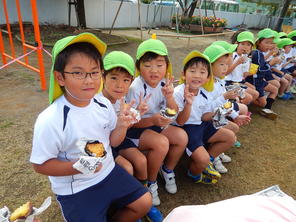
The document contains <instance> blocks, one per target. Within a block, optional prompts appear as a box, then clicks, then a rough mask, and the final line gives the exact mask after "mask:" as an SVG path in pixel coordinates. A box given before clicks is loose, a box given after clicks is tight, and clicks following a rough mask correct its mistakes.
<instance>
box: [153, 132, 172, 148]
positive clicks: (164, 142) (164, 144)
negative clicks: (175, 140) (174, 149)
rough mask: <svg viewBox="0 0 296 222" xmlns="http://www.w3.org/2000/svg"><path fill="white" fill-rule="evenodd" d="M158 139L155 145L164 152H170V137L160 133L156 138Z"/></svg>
mask: <svg viewBox="0 0 296 222" xmlns="http://www.w3.org/2000/svg"><path fill="white" fill-rule="evenodd" d="M155 141H156V145H155V146H154V147H155V148H156V149H157V150H162V151H163V152H165V151H166V152H168V150H169V145H170V142H169V139H168V138H167V137H166V136H164V135H161V134H159V136H158V137H157V138H155Z"/></svg>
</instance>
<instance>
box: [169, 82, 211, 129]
mask: <svg viewBox="0 0 296 222" xmlns="http://www.w3.org/2000/svg"><path fill="white" fill-rule="evenodd" d="M184 89H185V84H181V85H178V86H177V87H175V89H174V98H175V100H176V103H177V105H178V108H179V112H181V111H183V109H184V106H185V98H184ZM208 112H211V107H210V103H209V100H208V98H207V96H206V94H205V89H203V88H200V89H199V90H198V93H197V95H196V96H194V99H193V103H192V108H191V113H190V117H189V119H188V120H187V121H186V123H185V124H195V125H200V124H201V123H202V120H201V117H202V115H203V114H205V113H208ZM175 124H176V125H178V124H177V123H175Z"/></svg>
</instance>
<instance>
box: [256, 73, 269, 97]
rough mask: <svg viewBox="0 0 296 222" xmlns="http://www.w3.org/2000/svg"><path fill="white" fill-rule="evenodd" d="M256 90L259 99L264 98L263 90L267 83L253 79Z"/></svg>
mask: <svg viewBox="0 0 296 222" xmlns="http://www.w3.org/2000/svg"><path fill="white" fill-rule="evenodd" d="M253 85H254V86H255V88H256V90H257V91H258V92H259V97H263V96H264V88H265V86H267V85H268V82H266V81H265V80H264V79H255V78H254V84H253Z"/></svg>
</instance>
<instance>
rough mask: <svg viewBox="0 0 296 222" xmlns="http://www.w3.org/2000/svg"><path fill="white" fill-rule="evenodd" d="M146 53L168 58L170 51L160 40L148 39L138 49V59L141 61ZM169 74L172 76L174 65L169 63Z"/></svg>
mask: <svg viewBox="0 0 296 222" xmlns="http://www.w3.org/2000/svg"><path fill="white" fill-rule="evenodd" d="M146 52H154V53H155V54H157V55H160V56H168V55H169V53H168V49H167V47H166V46H165V44H164V43H163V42H162V41H160V40H158V39H153V38H151V39H147V40H145V41H144V42H142V43H141V44H140V45H139V46H138V49H137V54H136V59H137V60H140V58H141V57H142V56H143V55H144V54H145V53H146ZM167 71H168V73H169V74H170V75H172V71H173V69H172V64H171V63H170V62H169V65H168V70H167ZM138 75H139V72H138V71H137V73H136V76H138Z"/></svg>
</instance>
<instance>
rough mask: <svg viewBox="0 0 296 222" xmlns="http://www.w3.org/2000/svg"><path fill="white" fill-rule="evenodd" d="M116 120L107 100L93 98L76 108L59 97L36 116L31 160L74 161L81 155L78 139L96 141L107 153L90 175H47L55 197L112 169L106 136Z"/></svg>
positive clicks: (96, 180) (89, 183)
mask: <svg viewBox="0 0 296 222" xmlns="http://www.w3.org/2000/svg"><path fill="white" fill-rule="evenodd" d="M116 121H117V117H116V115H115V112H114V110H113V107H112V105H111V103H110V102H109V100H108V99H106V98H104V97H103V96H98V95H97V96H96V97H95V98H94V99H92V100H91V102H90V104H89V105H88V106H86V107H76V106H74V105H72V104H71V103H69V102H68V101H67V100H66V98H65V97H64V96H61V97H60V98H58V99H57V100H56V101H54V103H53V104H51V105H50V106H49V107H48V108H46V109H45V110H44V111H43V112H42V113H40V114H39V116H38V118H37V120H36V123H35V128H34V136H33V148H32V153H31V158H30V161H31V162H32V163H35V164H43V163H44V162H46V161H47V160H50V159H54V158H57V159H59V160H61V161H65V162H68V161H71V162H76V161H77V160H78V159H79V157H80V155H81V153H80V151H79V149H78V148H77V146H76V142H77V141H78V140H80V139H81V138H87V139H89V140H98V141H99V142H101V143H103V144H104V147H105V150H106V152H107V157H106V159H104V160H103V162H102V169H101V170H100V171H99V172H97V173H94V174H92V175H83V174H75V175H71V176H49V180H50V182H51V187H52V190H53V192H54V193H55V194H58V195H69V194H74V193H77V192H79V191H81V190H84V189H86V188H88V187H90V186H93V185H95V184H97V183H99V182H100V181H102V180H103V179H104V178H105V177H106V176H108V174H109V173H110V172H111V171H112V169H113V168H114V166H115V163H114V160H113V156H112V151H111V147H110V142H109V137H110V133H111V131H112V130H113V129H114V128H115V125H116Z"/></svg>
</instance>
